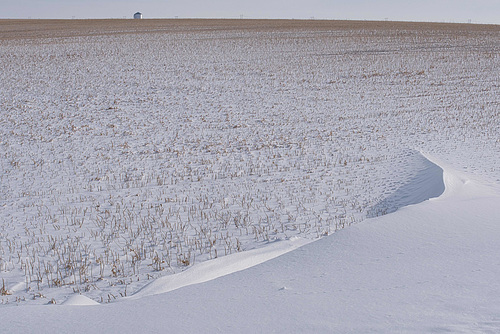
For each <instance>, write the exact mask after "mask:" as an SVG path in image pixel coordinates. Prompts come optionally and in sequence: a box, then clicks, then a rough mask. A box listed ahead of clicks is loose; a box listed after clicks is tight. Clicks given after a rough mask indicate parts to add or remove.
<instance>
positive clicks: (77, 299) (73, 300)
mask: <svg viewBox="0 0 500 334" xmlns="http://www.w3.org/2000/svg"><path fill="white" fill-rule="evenodd" d="M63 305H71V306H89V305H100V304H99V303H98V302H96V301H95V300H92V299H90V298H88V297H85V296H82V295H74V296H71V297H69V298H68V299H67V300H66V301H65V302H64V303H63Z"/></svg>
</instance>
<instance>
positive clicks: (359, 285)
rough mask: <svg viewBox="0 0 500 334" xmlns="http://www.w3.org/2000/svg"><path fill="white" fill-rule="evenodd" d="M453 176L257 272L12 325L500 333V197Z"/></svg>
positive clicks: (8, 317) (29, 312) (32, 311)
mask: <svg viewBox="0 0 500 334" xmlns="http://www.w3.org/2000/svg"><path fill="white" fill-rule="evenodd" d="M441 167H443V165H441ZM428 170H429V169H428ZM431 170H432V169H431ZM443 170H444V173H443V175H444V176H443V179H444V185H445V192H444V194H443V195H442V196H441V197H439V198H437V199H434V200H430V201H425V202H422V203H420V204H418V205H412V206H409V207H405V208H402V209H401V210H398V211H397V212H395V213H393V214H390V215H385V216H382V217H377V218H373V219H368V220H366V221H364V222H362V223H360V224H357V225H353V226H351V227H349V228H347V229H344V230H341V231H339V232H337V233H335V234H333V235H332V236H329V237H326V238H323V239H320V240H319V241H317V242H314V243H311V244H308V245H305V246H303V247H300V248H298V249H296V250H293V251H291V252H288V253H286V254H284V255H282V256H279V257H276V258H274V259H272V260H270V261H267V262H265V263H261V264H259V265H256V266H254V267H252V268H249V269H247V270H243V271H238V272H235V273H232V274H229V275H225V276H223V277H220V278H218V279H214V280H210V281H207V282H204V283H201V284H194V285H190V286H185V287H183V288H181V289H177V290H175V291H171V292H169V293H166V294H165V293H164V294H158V295H153V296H146V297H143V298H139V299H137V300H126V301H122V302H117V303H112V304H109V305H105V306H96V307H87V308H78V311H77V312H75V309H74V307H71V306H63V307H58V306H35V307H29V308H28V307H26V308H22V307H11V308H5V309H4V310H3V311H2V313H1V314H0V319H1V320H2V321H4V323H5V322H6V321H11V322H12V321H14V322H15V324H14V326H12V327H11V329H12V332H25V331H27V330H29V329H30V328H35V326H36V328H38V329H40V330H41V331H42V332H54V331H58V332H64V331H71V332H73V331H76V332H89V331H94V332H95V331H96V330H97V331H98V332H137V331H160V330H165V329H167V328H168V330H169V331H172V332H175V331H181V332H227V333H229V332H235V331H238V332H244V333H254V332H283V333H285V332H286V333H299V332H300V333H302V332H304V331H306V332H316V333H318V332H324V333H332V332H342V333H349V332H352V333H359V332H442V331H452V332H478V331H480V332H487V331H490V332H494V331H498V330H500V283H499V281H498V277H500V260H499V258H498V254H499V252H500V246H499V243H498V240H499V239H500V224H499V221H500V220H499V217H500V207H499V205H498V203H500V191H499V189H498V187H496V186H491V185H485V184H482V183H480V182H478V181H475V180H471V179H470V178H468V177H467V176H466V175H464V174H460V173H457V172H455V171H453V170H451V169H448V168H446V167H443ZM424 179H425V177H424ZM210 270H214V271H215V268H212V269H210ZM12 319H14V320H12ZM15 319H19V321H18V320H15ZM89 319H91V320H89Z"/></svg>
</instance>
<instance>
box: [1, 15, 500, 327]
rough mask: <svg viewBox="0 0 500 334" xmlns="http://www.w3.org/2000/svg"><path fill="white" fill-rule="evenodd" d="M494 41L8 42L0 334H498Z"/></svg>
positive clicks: (342, 36) (428, 34)
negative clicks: (34, 331)
mask: <svg viewBox="0 0 500 334" xmlns="http://www.w3.org/2000/svg"><path fill="white" fill-rule="evenodd" d="M389 27H390V26H389ZM402 28H404V29H402ZM0 37H1V36H0ZM499 40H500V28H498V27H495V26H489V27H486V26H484V27H478V26H472V25H463V26H447V25H443V26H442V27H438V28H436V27H435V26H434V28H433V29H429V28H426V26H425V25H422V26H418V25H416V26H415V25H411V24H408V26H400V27H398V28H397V29H396V28H387V27H385V28H384V27H383V24H382V27H377V25H373V24H372V25H367V27H366V28H365V29H360V28H359V27H357V28H353V29H347V28H345V27H343V28H335V27H333V26H332V28H330V29H328V27H326V28H325V26H324V25H321V29H313V28H311V27H309V28H308V29H288V30H283V29H280V28H279V26H277V27H276V29H271V28H266V29H243V28H242V27H238V26H237V25H235V26H234V27H233V28H232V29H227V27H226V26H225V27H224V29H222V28H221V29H217V28H216V27H215V28H214V26H213V25H211V27H210V29H199V28H197V29H193V30H192V31H189V30H186V29H184V30H182V31H176V32H158V31H151V32H149V33H144V32H142V33H137V32H127V33H120V34H104V35H99V34H95V35H92V36H76V37H58V38H52V39H50V38H34V39H26V38H25V39H9V40H3V41H2V44H1V45H0V60H1V62H2V66H3V70H2V72H0V113H1V118H0V132H1V137H0V150H1V151H0V167H1V170H2V174H1V175H0V194H1V197H0V219H1V220H0V278H1V279H2V286H0V288H1V290H0V292H1V295H0V300H1V305H0V306H2V312H0V319H2V320H3V323H7V324H9V325H10V326H9V328H10V327H12V328H13V331H17V332H23V331H26V330H27V329H30V328H34V327H33V326H36V327H37V328H39V327H40V324H42V325H43V330H44V331H46V332H50V331H58V332H61V331H73V330H74V329H75V328H76V329H78V330H80V331H82V332H86V331H89V330H91V329H94V330H97V331H100V332H110V331H114V332H119V331H123V330H126V331H144V330H146V331H148V330H159V329H165V328H171V329H172V331H174V330H181V331H184V332H188V331H189V332H200V331H203V332H214V331H222V332H234V331H237V330H238V331H241V330H243V331H244V332H262V331H264V332H273V331H278V332H290V331H292V332H303V331H308V332H320V331H323V332H332V331H338V332H349V331H352V332H360V331H371V330H375V331H415V332H421V331H439V330H451V331H458V332H460V331H463V332H470V331H486V330H488V329H490V330H491V331H493V332H494V331H495V330H498V328H499V321H500V313H499V312H498V311H499V310H498V307H497V306H496V305H500V304H499V303H498V301H499V297H500V295H499V294H498V291H500V289H499V288H500V286H499V284H497V283H496V280H495V277H498V274H499V271H500V266H499V264H500V262H499V261H500V260H498V256H497V254H499V252H498V251H499V250H500V249H498V248H500V246H496V240H498V237H499V233H500V227H499V226H497V224H500V212H499V211H498V210H499V209H498V203H500V195H499V191H500V190H499V189H500V171H499V170H500V161H499V158H498V157H499V156H500V139H499V138H500V121H499V120H500V106H499V105H500V100H499V98H498V96H500V86H499V79H498V69H499V68H500V66H499V65H500V57H499V51H500V47H499V45H500V43H499ZM421 152H423V154H422V153H421ZM442 169H444V171H445V172H444V175H443V172H442ZM443 191H444V193H443ZM442 193H443V194H442ZM438 196H439V198H437V199H432V200H429V201H427V199H429V198H432V197H438ZM422 201H424V202H422ZM417 203H420V204H417ZM408 205H409V206H408ZM398 209H399V210H398ZM396 210H397V211H396ZM387 213H390V214H388V215H386V216H382V217H378V216H380V215H383V214H387ZM367 217H372V218H370V219H366V218H367ZM352 223H355V224H352ZM351 224H352V225H351ZM348 225H350V226H349V227H348V228H345V229H343V228H344V227H346V226H348ZM334 232H335V233H334ZM332 233H333V235H330V234H332ZM318 238H321V239H319V240H317V239H318ZM314 240H317V241H314ZM312 241H314V242H312ZM299 246H302V247H300V248H297V247H299ZM294 249H295V250H294ZM285 253H286V254H285ZM282 254H284V255H282ZM280 255H282V256H280ZM273 258H274V259H273ZM269 259H273V260H269ZM266 260H269V261H267V262H264V261H266ZM247 268H249V269H247ZM166 292H168V293H166ZM96 302H97V303H105V304H107V303H109V305H102V306H92V307H86V308H82V307H76V308H75V306H70V305H75V304H95V303H96ZM48 303H56V304H66V305H63V306H58V305H56V306H53V305H50V306H47V305H42V304H48ZM32 304H36V305H39V306H31V305H32ZM9 306H17V307H9ZM27 306H30V307H27ZM27 319H28V320H27ZM88 319H93V320H92V321H88ZM168 326H170V327H168Z"/></svg>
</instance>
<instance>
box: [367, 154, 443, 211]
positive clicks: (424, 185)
mask: <svg viewBox="0 0 500 334" xmlns="http://www.w3.org/2000/svg"><path fill="white" fill-rule="evenodd" d="M418 156H419V158H420V159H419V160H420V162H421V163H422V167H421V169H419V170H418V171H417V173H416V175H415V176H414V177H413V178H412V179H411V180H410V181H409V182H408V183H406V184H404V185H403V186H401V187H400V188H399V189H397V190H396V191H395V192H394V193H393V194H391V195H390V196H389V197H387V198H385V199H384V200H382V201H380V202H379V203H377V204H376V205H375V206H373V207H372V208H371V209H370V210H368V214H367V216H368V217H370V218H372V217H376V216H380V215H384V214H388V213H392V212H395V211H396V210H398V209H399V208H402V207H405V206H408V205H412V204H418V203H421V202H423V201H425V200H428V199H430V198H434V197H438V196H440V195H441V194H442V193H443V192H444V190H445V184H444V180H443V169H442V168H441V167H439V166H438V165H436V164H435V163H433V162H431V161H430V160H429V159H427V158H426V157H425V156H424V155H422V154H421V153H420V154H419V155H418Z"/></svg>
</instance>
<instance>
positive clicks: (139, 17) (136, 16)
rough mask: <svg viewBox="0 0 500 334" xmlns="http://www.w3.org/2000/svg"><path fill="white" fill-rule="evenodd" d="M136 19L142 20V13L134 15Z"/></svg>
mask: <svg viewBox="0 0 500 334" xmlns="http://www.w3.org/2000/svg"><path fill="white" fill-rule="evenodd" d="M134 19H142V13H141V12H137V13H135V14H134Z"/></svg>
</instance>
